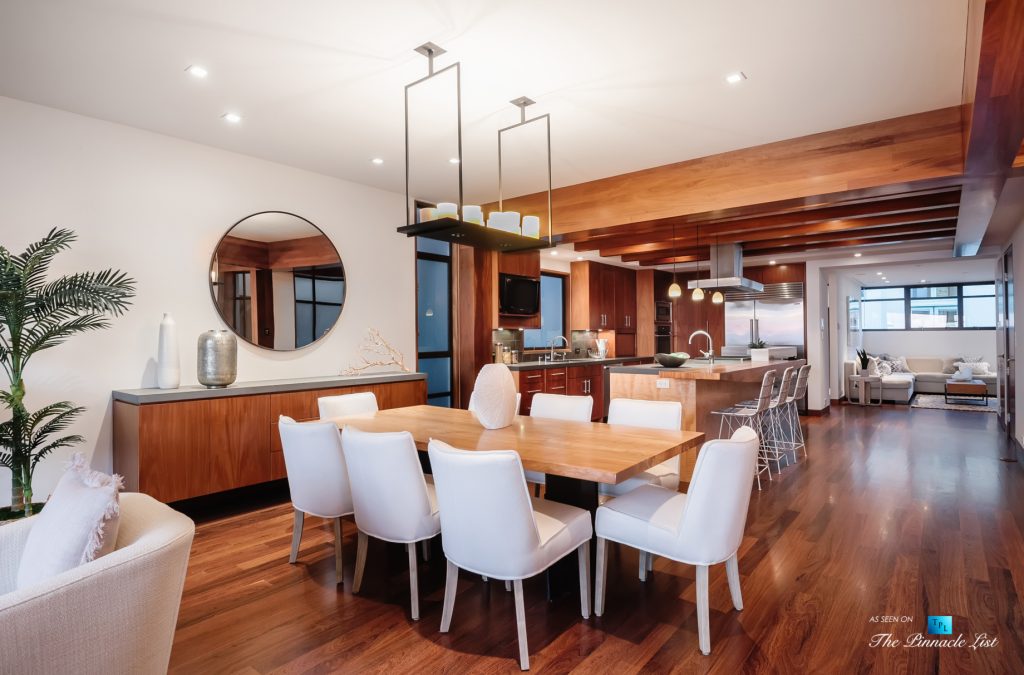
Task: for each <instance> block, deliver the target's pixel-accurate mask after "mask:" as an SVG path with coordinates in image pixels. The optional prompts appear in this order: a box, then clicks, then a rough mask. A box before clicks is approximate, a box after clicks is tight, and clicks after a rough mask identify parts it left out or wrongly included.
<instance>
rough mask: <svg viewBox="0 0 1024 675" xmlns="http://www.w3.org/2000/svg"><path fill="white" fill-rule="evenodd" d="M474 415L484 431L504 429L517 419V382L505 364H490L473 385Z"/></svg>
mask: <svg viewBox="0 0 1024 675" xmlns="http://www.w3.org/2000/svg"><path fill="white" fill-rule="evenodd" d="M473 413H474V414H475V415H476V419H477V421H478V422H480V424H481V426H483V428H484V429H503V428H504V427H507V426H509V425H511V424H512V421H513V420H514V419H515V417H516V382H515V380H514V379H513V377H512V371H511V370H509V369H508V366H506V365H505V364H503V363H488V364H487V365H486V366H484V367H483V368H481V369H480V374H479V375H477V376H476V384H474V385H473Z"/></svg>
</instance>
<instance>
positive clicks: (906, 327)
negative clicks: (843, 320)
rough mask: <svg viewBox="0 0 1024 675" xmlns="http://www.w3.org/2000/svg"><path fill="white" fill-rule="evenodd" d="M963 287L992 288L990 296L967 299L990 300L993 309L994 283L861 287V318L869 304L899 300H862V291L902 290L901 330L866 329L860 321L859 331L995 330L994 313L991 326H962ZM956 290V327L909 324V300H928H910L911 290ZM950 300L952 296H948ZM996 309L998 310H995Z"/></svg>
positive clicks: (964, 282) (976, 296)
mask: <svg viewBox="0 0 1024 675" xmlns="http://www.w3.org/2000/svg"><path fill="white" fill-rule="evenodd" d="M965 286H992V288H993V294H992V295H969V296H966V297H969V298H992V303H993V307H995V297H996V296H995V281H961V282H954V281H950V282H935V283H928V284H910V285H907V286H889V285H886V286H863V287H861V289H860V290H861V297H860V302H861V307H862V316H866V312H863V306H864V304H866V303H870V302H899V300H900V298H867V299H865V298H864V291H870V290H893V289H894V288H902V289H903V328H866V327H863V326H864V321H863V319H862V321H861V326H862V328H861V330H862V331H864V332H866V333H869V332H870V333H884V332H892V331H943V330H995V329H996V322H995V320H996V318H997V317H996V313H994V314H993V323H992V325H991V326H964V297H965V296H964V287H965ZM941 287H947V288H952V287H955V288H956V311H957V325H956V326H943V327H942V328H938V327H934V328H933V327H923V328H914V327H912V323H911V314H912V312H911V311H910V309H911V302H910V301H911V300H912V299H915V300H926V299H928V298H911V297H910V294H911V289H914V288H941ZM949 297H950V298H952V296H949ZM996 309H998V308H996Z"/></svg>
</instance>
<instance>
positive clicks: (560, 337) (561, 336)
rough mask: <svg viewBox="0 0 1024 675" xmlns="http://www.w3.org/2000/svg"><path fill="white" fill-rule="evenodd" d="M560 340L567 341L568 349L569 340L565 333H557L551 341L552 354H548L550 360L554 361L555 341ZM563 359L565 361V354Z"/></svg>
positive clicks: (566, 346) (567, 346)
mask: <svg viewBox="0 0 1024 675" xmlns="http://www.w3.org/2000/svg"><path fill="white" fill-rule="evenodd" d="M559 340H561V341H562V342H564V343H565V348H566V349H568V348H569V341H568V340H567V339H566V338H565V336H564V335H556V336H555V337H553V338H551V343H550V346H551V354H550V355H549V356H548V361H554V360H555V343H556V342H558V341H559ZM562 360H563V361H564V360H565V355H563V356H562Z"/></svg>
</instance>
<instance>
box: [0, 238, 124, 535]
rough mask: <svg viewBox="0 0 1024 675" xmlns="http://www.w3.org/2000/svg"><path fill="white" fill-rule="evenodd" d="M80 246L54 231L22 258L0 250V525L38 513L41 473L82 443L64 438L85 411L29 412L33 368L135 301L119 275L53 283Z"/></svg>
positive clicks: (57, 407) (60, 405) (86, 275)
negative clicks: (35, 486) (6, 494)
mask: <svg viewBox="0 0 1024 675" xmlns="http://www.w3.org/2000/svg"><path fill="white" fill-rule="evenodd" d="M75 239H76V236H75V233H74V232H72V231H71V230H64V229H53V230H50V232H49V233H48V234H47V235H46V236H45V237H43V238H42V239H40V240H39V241H37V242H35V243H34V244H31V245H30V246H29V247H28V248H27V249H25V251H23V252H22V253H18V254H14V253H11V252H10V251H8V250H7V249H6V248H5V247H3V246H0V366H2V367H3V369H4V371H5V373H6V374H7V377H8V380H9V382H10V386H9V388H8V389H6V390H0V403H2V404H3V406H4V407H6V408H7V409H8V410H9V411H10V419H8V420H6V421H4V422H3V423H0V466H5V467H7V468H8V469H10V470H11V507H10V508H9V509H7V510H6V511H7V513H0V519H4V518H5V517H6V518H11V517H20V516H30V515H32V513H33V511H35V510H38V509H37V508H36V506H37V505H33V503H32V475H33V473H34V472H35V469H36V466H37V465H38V464H39V462H40V461H42V460H43V459H44V458H45V457H46V456H47V455H49V454H50V453H51V452H53V451H54V450H57V449H58V448H65V447H69V446H71V445H75V444H76V443H81V442H82V441H83V440H84V439H83V438H82V437H81V436H79V435H77V434H71V435H60V434H62V432H64V431H66V430H67V429H68V428H69V427H70V426H71V424H72V423H73V422H74V421H75V420H76V419H77V418H78V416H79V415H81V414H82V412H83V411H84V410H85V409H84V408H82V407H80V406H76V405H75V404H74V403H72V402H71V401H58V402H56V403H50V404H49V405H45V406H43V407H42V408H39V409H38V410H35V411H29V410H28V408H27V407H26V405H25V395H26V387H25V379H24V375H25V369H26V368H27V367H28V364H29V361H30V360H31V359H32V357H33V356H34V355H35V354H37V353H39V352H41V351H43V350H46V349H52V348H53V347H56V346H58V345H60V344H62V343H63V342H64V341H65V340H67V339H68V338H70V337H71V336H73V335H77V334H78V333H84V332H87V331H92V330H100V329H102V328H106V327H107V326H109V325H110V319H111V318H112V317H115V316H120V315H121V314H123V313H124V312H125V311H126V310H127V309H128V307H129V305H130V304H131V302H130V300H131V298H133V297H134V296H135V281H134V280H132V279H130V278H129V277H128V276H127V275H125V274H124V273H123V272H120V271H118V270H112V269H107V270H102V271H99V272H78V273H76V274H68V275H65V276H61V277H58V278H56V279H53V280H52V281H48V280H47V273H48V271H49V267H50V263H51V262H53V259H54V257H56V255H57V254H58V253H60V252H61V251H64V250H66V249H68V248H70V246H71V244H72V242H74V241H75Z"/></svg>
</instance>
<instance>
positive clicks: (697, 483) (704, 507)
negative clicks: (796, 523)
mask: <svg viewBox="0 0 1024 675" xmlns="http://www.w3.org/2000/svg"><path fill="white" fill-rule="evenodd" d="M757 452H758V435H757V433H756V432H755V431H754V430H753V429H751V428H750V427H741V428H740V429H738V430H737V431H736V432H735V433H734V434H733V435H732V437H731V438H729V439H715V440H711V441H708V442H707V443H705V444H704V447H702V448H701V451H700V454H699V455H698V456H697V465H696V467H695V468H694V471H693V478H692V480H691V481H690V491H689V492H687V493H685V494H684V493H681V492H676V491H674V490H667V489H665V488H662V487H657V486H654V485H645V486H642V487H639V488H637V489H636V490H633V491H632V492H630V493H628V494H625V495H623V496H622V497H617V498H615V499H613V500H611V501H609V502H608V503H606V504H604V505H603V506H600V507H598V509H597V519H596V520H597V522H596V526H595V527H596V530H597V583H596V595H595V599H594V613H595V614H596V615H598V616H601V615H602V614H603V613H604V602H605V597H604V593H605V576H606V574H607V559H608V550H607V543H606V542H608V541H614V542H617V543H620V544H625V545H626V546H632V547H633V548H636V549H639V550H640V551H643V552H645V553H647V554H648V555H650V554H655V555H659V556H663V557H665V558H669V559H670V560H675V561H676V562H681V563H686V564H689V565H695V566H696V568H697V634H698V641H699V643H700V650H701V652H702V653H703V654H705V655H707V654H710V653H711V635H710V617H709V610H708V567H709V566H711V565H716V564H718V563H721V562H725V570H726V576H727V577H728V580H729V591H730V592H731V594H732V602H733V606H735V607H736V609H737V610H742V609H743V596H742V595H741V593H740V573H739V563H738V560H737V558H736V552H737V551H738V550H739V547H740V542H741V540H742V538H743V528H744V525H745V524H746V520H747V507H748V506H749V504H750V483H751V481H752V480H753V478H754V470H755V466H756V464H757Z"/></svg>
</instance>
